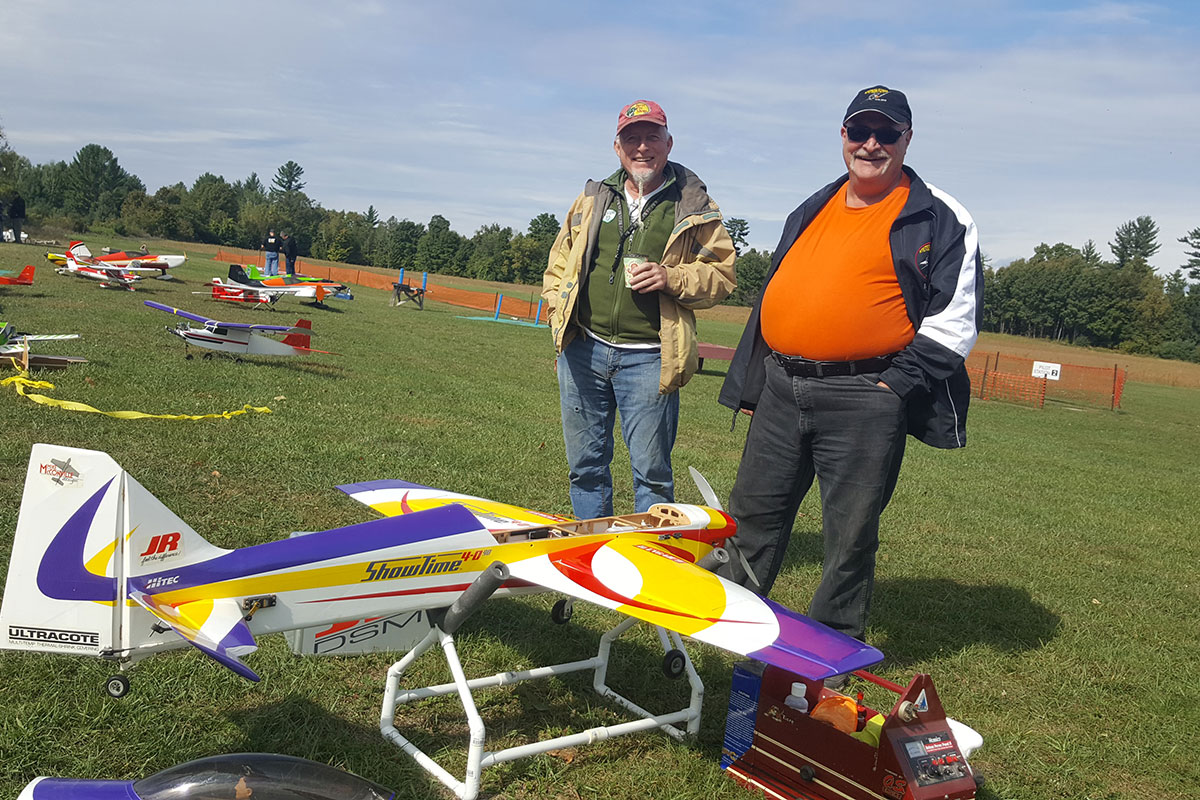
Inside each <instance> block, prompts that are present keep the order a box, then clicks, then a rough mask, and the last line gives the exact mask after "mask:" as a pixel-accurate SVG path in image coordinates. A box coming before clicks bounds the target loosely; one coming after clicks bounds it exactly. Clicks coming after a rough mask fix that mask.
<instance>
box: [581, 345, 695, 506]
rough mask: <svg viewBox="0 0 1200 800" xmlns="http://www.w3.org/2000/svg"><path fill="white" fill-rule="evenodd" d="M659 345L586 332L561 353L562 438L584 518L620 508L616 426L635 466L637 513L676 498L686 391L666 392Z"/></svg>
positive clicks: (634, 483) (634, 479)
mask: <svg viewBox="0 0 1200 800" xmlns="http://www.w3.org/2000/svg"><path fill="white" fill-rule="evenodd" d="M661 370H662V356H661V355H660V354H659V352H658V350H627V349H622V348H619V347H609V346H608V345H606V344H604V343H603V342H598V341H596V340H595V339H593V338H591V337H590V336H587V335H585V334H582V333H581V334H579V335H578V336H576V337H575V338H574V339H572V340H571V343H570V344H568V345H567V346H566V348H565V349H564V350H563V352H562V353H561V354H560V355H559V357H558V392H559V399H560V402H561V404H562V427H563V440H564V442H565V443H566V446H567V465H568V467H569V469H570V473H569V477H570V482H571V508H572V509H573V510H574V513H575V516H576V517H578V518H579V519H592V518H594V517H607V516H611V515H612V513H613V487H612V471H611V469H610V465H611V464H612V457H613V425H614V422H615V420H616V416H617V412H618V411H619V412H620V415H621V436H622V438H624V440H625V445H626V446H627V447H628V448H629V461H630V464H631V466H632V468H633V490H634V502H635V511H637V512H641V511H645V510H647V509H649V508H650V506H652V505H654V504H655V503H670V502H674V500H675V480H674V477H673V475H672V473H671V448H672V447H674V446H675V433H676V431H677V430H678V428H679V393H678V392H671V393H670V394H660V393H659V391H658V381H659V373H660V372H661Z"/></svg>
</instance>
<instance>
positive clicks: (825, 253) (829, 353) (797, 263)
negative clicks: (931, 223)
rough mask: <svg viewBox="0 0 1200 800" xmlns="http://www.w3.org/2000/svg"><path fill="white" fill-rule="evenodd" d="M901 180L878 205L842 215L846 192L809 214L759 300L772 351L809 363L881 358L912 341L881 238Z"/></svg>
mask: <svg viewBox="0 0 1200 800" xmlns="http://www.w3.org/2000/svg"><path fill="white" fill-rule="evenodd" d="M908 189H909V180H908V177H907V176H905V178H904V181H903V183H901V185H900V186H897V187H896V188H895V189H894V190H893V191H892V193H891V194H889V195H888V196H887V197H885V198H884V199H883V200H881V201H880V202H878V203H875V204H873V205H869V206H867V207H866V208H849V207H848V206H847V205H846V189H845V188H844V187H843V188H842V189H841V191H839V192H837V193H836V194H835V195H834V196H833V197H832V198H831V199H830V200H829V202H828V203H826V204H825V207H824V208H822V209H821V210H820V212H818V213H817V216H816V218H815V219H814V220H813V221H812V222H811V223H809V225H808V227H807V228H805V229H804V232H803V233H801V234H800V238H798V239H797V240H796V241H795V243H794V244H793V245H792V246H791V249H789V250H788V252H787V254H786V255H785V256H784V257H783V260H782V261H781V262H780V264H779V270H778V271H777V272H776V273H775V275H774V277H772V278H771V282H770V283H768V284H767V290H766V293H765V294H764V295H763V301H762V311H761V320H762V332H763V338H764V339H766V342H767V344H768V345H769V346H770V347H771V349H772V350H775V351H776V352H779V353H783V354H785V355H789V356H801V357H802V358H811V359H814V360H817V361H855V360H858V359H863V358H873V357H875V356H883V355H888V354H889V353H895V352H896V351H898V350H901V349H903V348H904V347H906V346H907V345H908V344H909V342H911V341H912V339H913V335H914V332H913V327H912V322H911V321H909V319H908V312H907V310H906V307H905V305H904V296H903V295H902V294H901V292H900V281H899V280H898V279H897V278H896V268H895V266H894V265H893V262H892V248H891V245H890V244H889V241H888V237H889V234H890V232H891V228H892V223H893V222H895V220H896V217H898V216H899V215H900V212H901V211H902V210H903V209H904V204H905V202H907V200H908Z"/></svg>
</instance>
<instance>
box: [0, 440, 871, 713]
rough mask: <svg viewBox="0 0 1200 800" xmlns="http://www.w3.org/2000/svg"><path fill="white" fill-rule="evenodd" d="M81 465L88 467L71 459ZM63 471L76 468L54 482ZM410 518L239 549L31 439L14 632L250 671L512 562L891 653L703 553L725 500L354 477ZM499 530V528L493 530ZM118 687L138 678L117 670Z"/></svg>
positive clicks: (864, 659) (721, 636) (443, 597)
mask: <svg viewBox="0 0 1200 800" xmlns="http://www.w3.org/2000/svg"><path fill="white" fill-rule="evenodd" d="M68 461H69V463H70V466H71V469H72V471H73V472H74V474H73V475H71V474H69V473H68V472H67V471H65V470H63V469H62V468H61V467H59V466H56V462H61V463H66V462H68ZM54 478H58V480H54ZM341 488H342V489H343V491H346V492H347V493H349V494H350V496H352V497H355V498H358V499H361V500H364V501H365V502H372V503H375V504H376V505H381V504H382V503H385V502H396V503H399V504H400V505H399V506H397V507H395V508H394V509H393V510H399V511H404V510H405V508H406V507H407V508H410V509H416V508H421V507H422V506H423V505H431V506H432V507H429V508H426V509H425V510H413V511H411V513H402V514H401V516H391V517H384V518H382V519H376V520H372V521H370V522H363V523H360V524H357V525H350V526H347V527H343V528H335V529H333V530H328V531H323V532H320V533H313V534H309V535H306V536H300V537H294V538H289V539H283V540H280V541H275V542H269V543H267V544H261V545H256V546H252V547H244V548H240V549H237V550H226V549H222V548H219V547H215V546H213V545H211V544H209V543H208V542H207V541H205V540H204V539H203V538H202V537H201V536H200V534H198V533H196V532H195V531H194V530H192V529H191V528H190V527H188V525H187V524H186V523H185V522H184V521H183V520H181V519H179V518H178V517H177V516H175V515H174V514H173V513H172V512H171V511H170V510H169V509H168V508H167V507H166V506H164V505H163V504H162V503H161V502H159V501H158V500H157V499H156V498H154V497H153V496H152V495H151V494H150V493H149V492H148V491H146V490H145V489H144V488H142V486H141V485H140V484H139V483H138V482H137V481H136V480H134V479H133V477H132V476H130V475H129V474H128V473H127V472H125V471H124V470H123V469H122V468H121V466H120V465H119V464H117V462H116V461H114V460H113V459H112V458H111V457H110V456H108V455H107V454H105V453H101V452H96V451H92V450H82V449H76V448H70V447H63V446H58V445H49V444H36V445H34V446H33V450H32V452H31V454H30V459H29V467H28V470H27V472H26V476H25V491H24V494H23V495H22V498H21V511H20V516H19V519H18V521H17V530H16V535H15V537H14V543H13V551H12V556H11V559H10V561H9V571H8V582H7V584H6V585H5V591H4V598H3V604H2V605H0V646H2V647H5V648H9V649H16V650H35V651H43V652H53V653H59V654H63V653H70V654H75V655H84V656H93V657H99V658H104V659H109V660H112V661H114V662H117V663H118V664H120V665H121V667H122V668H125V667H126V666H128V665H130V664H132V663H134V662H137V661H139V660H141V659H143V658H146V657H147V656H150V655H152V654H155V653H159V652H162V651H164V650H170V649H174V648H177V647H181V646H184V644H185V643H187V644H190V645H192V646H194V647H195V648H197V649H198V650H200V651H201V652H203V653H204V654H205V655H207V656H209V657H210V658H212V659H214V660H215V661H217V662H219V663H220V664H222V665H224V666H225V667H227V668H229V669H230V670H232V671H233V672H235V673H237V674H238V675H241V676H243V677H246V678H249V679H250V680H258V675H256V674H255V672H254V671H253V670H252V669H250V667H248V666H247V665H246V664H244V663H242V661H241V659H242V657H243V656H245V655H247V654H249V653H252V652H253V651H254V650H255V649H256V644H255V637H256V636H260V635H262V634H267V633H277V632H282V631H287V630H294V629H298V628H308V627H312V626H314V625H326V624H329V623H334V622H338V621H340V620H345V619H355V618H359V619H361V618H364V617H368V616H374V615H381V614H392V613H399V612H404V611H408V610H412V611H416V610H419V609H431V608H443V607H445V606H448V605H450V604H451V603H452V602H453V601H455V600H456V599H457V598H458V597H459V596H460V595H462V594H463V592H464V590H466V589H467V587H468V586H469V585H470V584H471V583H472V581H473V580H474V579H475V578H477V577H478V576H479V575H480V574H481V573H483V572H485V571H487V572H491V571H494V570H493V568H494V567H496V562H500V563H501V564H503V565H506V566H507V571H508V573H509V574H510V575H511V577H510V578H509V579H507V580H506V581H505V582H504V584H503V585H502V586H501V588H500V589H499V591H498V592H497V596H511V595H519V594H525V593H529V592H537V591H545V590H547V589H549V590H553V591H558V592H562V593H564V594H567V595H569V596H570V597H573V598H576V599H582V600H586V601H588V602H591V603H595V604H598V605H600V606H603V607H605V608H609V609H614V610H616V611H618V612H620V613H621V614H624V615H626V616H627V617H632V618H635V619H638V620H644V621H647V622H650V623H652V624H654V625H658V626H661V627H662V628H666V629H669V630H672V631H677V632H679V633H682V634H684V635H686V636H690V637H691V638H693V639H698V640H700V641H703V642H707V643H709V644H713V645H716V646H717V647H721V648H724V649H726V650H729V651H731V652H734V653H737V654H739V655H743V656H749V657H751V658H755V659H758V660H760V661H764V662H766V663H769V664H775V665H776V666H779V667H781V668H783V669H787V670H789V671H792V672H795V673H797V674H800V675H803V676H805V677H808V678H812V679H814V680H819V679H821V678H824V677H828V676H831V675H836V674H841V673H846V672H851V671H853V670H856V669H861V668H863V667H866V666H868V665H870V664H874V663H875V662H877V661H880V660H881V659H882V658H883V654H882V653H880V652H879V651H878V650H876V649H875V648H873V647H870V646H869V645H866V644H863V643H862V642H859V641H857V640H855V639H852V638H850V637H848V636H846V635H844V634H841V633H839V632H837V631H834V630H832V629H830V628H827V627H825V626H824V625H821V624H820V623H818V622H815V621H813V620H811V619H808V618H807V617H805V616H803V615H801V614H798V613H796V612H794V611H791V610H789V609H787V608H784V607H782V606H780V605H778V604H777V603H774V602H772V601H770V600H767V599H765V598H763V597H760V596H758V595H756V594H753V593H752V592H750V591H748V590H746V589H744V588H742V587H741V586H737V585H735V584H733V583H730V582H728V581H725V580H724V579H722V578H720V577H718V576H717V575H715V574H713V573H712V572H709V571H707V570H705V569H703V568H701V567H699V566H697V565H696V562H697V561H699V560H700V559H701V558H702V557H704V556H705V555H706V554H708V553H710V552H712V551H713V550H714V549H715V548H718V547H719V546H720V545H722V544H723V543H725V542H726V541H727V540H728V539H729V538H730V537H732V536H733V535H734V533H735V529H736V526H735V524H734V522H733V520H732V519H731V518H730V517H729V516H728V515H726V514H725V513H724V512H721V511H718V510H716V509H712V508H707V507H704V506H693V505H684V504H673V503H672V504H660V505H656V506H654V507H653V508H652V509H651V510H650V511H648V512H646V513H644V514H633V515H628V516H619V517H606V518H602V519H595V520H583V521H576V522H569V521H563V520H561V519H560V518H558V517H554V516H548V515H540V514H537V513H536V512H530V511H527V510H524V509H515V508H514V507H512V506H507V505H503V504H495V503H489V502H488V501H484V500H480V499H478V498H470V497H466V496H462V495H452V494H449V493H445V492H443V493H441V497H440V498H439V497H436V495H437V494H438V493H437V491H436V490H433V489H430V488H428V487H423V486H419V485H417V484H408V483H402V482H395V481H384V482H374V483H369V484H353V485H350V486H344V487H341ZM493 530H495V531H499V532H493ZM107 688H108V690H109V693H110V694H112V695H113V696H118V697H119V696H121V695H123V694H125V692H126V691H128V688H129V682H128V680H127V679H126V678H125V677H124V676H123V675H117V676H114V677H113V678H111V679H110V680H109V682H108V687H107Z"/></svg>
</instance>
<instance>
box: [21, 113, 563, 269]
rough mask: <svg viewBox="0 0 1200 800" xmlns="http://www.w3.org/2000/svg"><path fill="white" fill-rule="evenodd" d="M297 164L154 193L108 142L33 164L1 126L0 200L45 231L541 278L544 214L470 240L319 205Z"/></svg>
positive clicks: (545, 252)
mask: <svg viewBox="0 0 1200 800" xmlns="http://www.w3.org/2000/svg"><path fill="white" fill-rule="evenodd" d="M303 177H304V168H303V167H301V166H300V165H299V164H297V163H296V162H295V161H288V162H287V163H285V164H283V165H282V166H280V167H279V169H278V170H276V172H275V176H274V178H272V180H271V183H270V185H264V184H263V182H262V180H261V179H260V178H259V177H258V175H257V174H256V173H251V174H250V175H249V177H247V178H246V179H244V180H238V181H234V182H233V183H230V182H229V181H227V180H226V179H225V178H224V177H223V176H220V175H213V174H212V173H210V172H206V173H204V174H203V175H201V176H200V177H198V178H196V180H195V181H194V182H193V183H192V185H191V186H187V185H186V184H184V183H182V182H180V183H176V184H174V185H171V186H163V187H162V188H160V189H158V190H157V191H156V192H154V193H153V194H151V193H149V192H147V190H146V186H145V184H144V183H142V181H141V180H140V179H139V178H138V177H137V176H136V175H133V174H131V173H129V172H128V171H127V170H125V169H124V168H123V167H122V166H121V165H120V163H119V162H118V160H117V157H116V156H115V155H114V154H113V152H112V151H111V150H109V149H108V148H107V147H102V146H101V145H98V144H89V145H86V146H84V147H82V148H80V150H79V151H78V152H77V153H76V154H75V157H74V158H73V159H72V160H71V161H70V162H66V161H56V162H51V163H47V164H33V163H31V162H30V161H29V159H27V158H25V157H23V156H21V155H19V154H18V153H16V152H15V151H13V150H12V149H11V147H9V145H8V143H7V141H6V139H5V138H4V133H3V130H2V129H0V200H4V199H7V198H8V197H11V196H12V195H13V193H19V194H20V195H21V196H22V197H23V198H24V199H25V204H26V214H27V218H28V220H29V224H30V225H31V226H35V227H41V228H43V229H47V230H56V229H59V230H64V231H90V232H93V233H106V232H111V233H112V234H115V235H118V236H150V237H155V238H162V239H174V240H177V241H184V242H189V241H190V242H204V243H208V244H218V245H228V246H231V247H241V248H248V249H252V250H256V249H258V247H259V244H260V243H261V242H262V239H263V236H264V235H265V234H266V232H267V231H268V230H269V229H272V228H273V229H275V230H277V231H278V230H281V229H283V230H288V231H289V232H290V233H291V234H292V235H293V236H294V237H295V239H296V244H297V248H298V250H299V252H300V254H301V255H306V256H312V257H314V258H319V259H327V260H329V261H339V262H343V263H348V264H363V265H369V266H374V267H383V268H385V269H395V270H399V269H407V270H414V271H419V272H436V273H441V274H443V275H463V276H467V277H471V278H479V279H481V280H493V281H506V282H511V283H528V284H540V283H541V280H542V273H543V272H544V271H545V269H546V260H547V258H548V256H549V253H550V247H551V246H552V245H553V244H554V239H555V237H556V236H557V235H558V229H559V223H558V220H557V219H556V218H555V217H554V215H553V214H550V213H543V214H539V215H537V216H536V217H534V218H533V219H532V220H530V222H529V226H528V228H527V230H525V231H523V232H514V231H513V229H512V228H509V227H501V226H499V225H485V226H483V227H482V228H480V229H479V230H478V231H476V232H475V234H474V235H473V236H471V237H466V236H463V235H461V234H459V233H457V232H455V231H454V230H452V229H451V227H450V221H449V220H448V219H446V218H445V217H443V216H441V215H440V214H435V215H433V217H432V218H430V220H429V223H428V224H422V223H419V222H413V221H412V220H408V219H396V218H395V217H390V218H389V219H387V220H382V219H380V217H379V214H378V212H377V211H376V209H375V207H374V206H370V207H369V208H367V210H366V212H363V213H359V212H356V211H337V210H332V209H326V208H323V207H322V206H321V205H320V204H319V203H317V202H315V201H314V200H313V199H312V198H310V197H309V196H308V195H307V194H306V193H305V192H304V187H305V182H304V180H303Z"/></svg>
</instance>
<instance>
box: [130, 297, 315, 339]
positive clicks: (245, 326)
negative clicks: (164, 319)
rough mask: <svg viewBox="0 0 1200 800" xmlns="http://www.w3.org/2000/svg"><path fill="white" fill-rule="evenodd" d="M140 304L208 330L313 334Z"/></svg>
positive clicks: (172, 307)
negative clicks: (230, 329)
mask: <svg viewBox="0 0 1200 800" xmlns="http://www.w3.org/2000/svg"><path fill="white" fill-rule="evenodd" d="M142 304H143V305H147V306H150V307H151V308H157V309H158V310H159V311H166V312H167V313H168V314H174V315H175V316H177V317H183V318H184V319H190V320H192V321H193V322H200V323H203V325H204V327H205V328H207V329H208V330H210V331H211V330H215V329H217V328H232V329H235V330H246V331H272V332H277V333H303V334H307V335H309V336H312V335H313V332H312V331H311V330H310V329H308V328H297V327H294V326H292V325H251V324H249V323H245V322H220V321H218V320H215V319H210V318H208V317H202V316H200V315H199V314H192V313H191V312H189V311H183V310H182V309H178V308H175V307H174V306H168V305H163V304H162V303H156V302H154V301H153V300H143V301H142Z"/></svg>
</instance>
